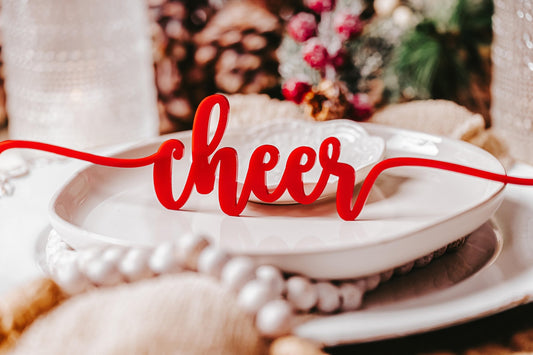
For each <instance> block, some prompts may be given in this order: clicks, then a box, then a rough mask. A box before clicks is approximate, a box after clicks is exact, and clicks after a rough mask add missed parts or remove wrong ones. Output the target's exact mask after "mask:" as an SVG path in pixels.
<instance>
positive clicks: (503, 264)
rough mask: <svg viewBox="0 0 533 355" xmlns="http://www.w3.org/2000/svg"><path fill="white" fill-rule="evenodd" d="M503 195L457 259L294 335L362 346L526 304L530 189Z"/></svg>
mask: <svg viewBox="0 0 533 355" xmlns="http://www.w3.org/2000/svg"><path fill="white" fill-rule="evenodd" d="M510 174H511V175H512V176H525V177H531V176H533V167H531V166H526V165H520V164H519V165H517V166H515V167H514V168H513V169H511V171H510ZM504 195H505V199H504V201H503V203H502V204H501V206H500V208H499V209H498V210H497V212H496V213H495V214H494V216H493V218H492V223H490V224H485V225H483V226H482V227H481V228H480V229H478V230H477V231H475V232H474V233H473V235H472V237H471V239H470V240H469V244H467V245H466V246H465V248H464V249H461V250H459V252H458V253H457V254H456V255H454V254H451V255H449V256H445V257H443V258H442V259H440V260H437V261H435V262H434V263H433V264H430V265H429V266H428V267H427V268H425V269H420V270H416V271H414V272H412V273H410V274H409V275H407V276H405V277H399V278H397V279H396V280H394V279H393V280H391V282H390V283H388V284H384V285H383V286H381V287H380V288H379V289H378V290H376V291H375V292H374V293H369V294H368V295H367V296H366V298H365V307H364V309H362V310H358V311H356V312H352V313H344V314H339V315H332V316H328V317H318V318H315V319H309V318H307V319H305V322H304V323H303V324H301V325H300V326H298V327H297V328H296V330H295V333H296V334H298V335H300V336H303V337H306V338H310V339H314V340H315V341H317V342H321V343H324V344H327V345H337V344H343V343H356V342H367V341H373V340H380V339H387V338H395V337H400V336H405V335H409V334H416V333H421V332H425V331H429V330H434V329H439V328H444V327H446V326H451V325H457V324H460V323H464V322H467V321H470V320H473V319H477V318H481V317H484V316H488V315H491V314H494V313H497V312H501V311H504V310H506V309H509V308H513V307H516V306H518V305H521V304H525V303H529V302H531V301H532V300H533V188H531V187H523V186H512V185H510V186H508V187H507V188H506V190H505V192H504ZM495 243H496V244H495ZM497 244H499V246H496V245H497ZM495 246H496V249H494V247H495ZM500 249H501V251H500ZM476 250H477V253H476ZM483 255H485V256H483ZM483 260H485V261H483ZM483 263H485V265H484V266H481V265H482V264H483ZM476 265H477V266H476ZM479 266H481V268H480V267H479ZM465 276H466V277H465ZM468 276H469V277H468ZM436 291H438V292H436Z"/></svg>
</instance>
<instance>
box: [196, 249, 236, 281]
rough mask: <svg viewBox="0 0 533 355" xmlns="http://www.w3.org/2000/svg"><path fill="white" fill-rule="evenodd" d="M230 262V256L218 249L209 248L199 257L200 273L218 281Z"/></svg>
mask: <svg viewBox="0 0 533 355" xmlns="http://www.w3.org/2000/svg"><path fill="white" fill-rule="evenodd" d="M228 260H229V256H228V254H226V253H225V252H223V251H222V250H220V249H218V248H215V247H213V246H208V247H206V248H205V249H204V250H202V252H201V253H200V255H199V256H198V265H197V266H198V271H199V272H201V273H202V274H205V275H209V276H213V277H215V278H217V279H218V278H220V274H221V273H222V269H223V267H224V265H225V264H226V263H227V262H228Z"/></svg>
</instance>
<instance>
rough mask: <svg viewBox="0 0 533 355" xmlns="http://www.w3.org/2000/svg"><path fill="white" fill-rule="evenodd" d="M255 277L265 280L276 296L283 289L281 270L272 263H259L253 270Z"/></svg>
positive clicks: (283, 281) (283, 282)
mask: <svg viewBox="0 0 533 355" xmlns="http://www.w3.org/2000/svg"><path fill="white" fill-rule="evenodd" d="M255 277H256V278H257V279H258V280H261V281H263V282H265V283H266V284H267V285H268V287H269V288H270V289H271V291H272V293H273V294H275V295H276V296H279V295H281V294H282V293H283V292H284V291H285V280H284V279H283V274H282V273H281V271H280V270H279V269H278V268H277V267H274V266H272V265H261V266H259V267H258V268H257V269H256V270H255Z"/></svg>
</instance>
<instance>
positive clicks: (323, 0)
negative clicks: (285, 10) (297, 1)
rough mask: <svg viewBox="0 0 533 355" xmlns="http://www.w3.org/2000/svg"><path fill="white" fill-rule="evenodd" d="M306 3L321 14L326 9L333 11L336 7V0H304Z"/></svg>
mask: <svg viewBox="0 0 533 355" xmlns="http://www.w3.org/2000/svg"><path fill="white" fill-rule="evenodd" d="M304 5H305V6H307V7H308V8H310V9H311V10H313V11H314V12H316V13H318V14H320V13H322V12H324V11H331V10H332V9H333V7H335V0H304Z"/></svg>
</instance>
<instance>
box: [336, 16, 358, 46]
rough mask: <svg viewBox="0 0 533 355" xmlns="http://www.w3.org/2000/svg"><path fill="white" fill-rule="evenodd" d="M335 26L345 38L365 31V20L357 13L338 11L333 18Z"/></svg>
mask: <svg viewBox="0 0 533 355" xmlns="http://www.w3.org/2000/svg"><path fill="white" fill-rule="evenodd" d="M333 26H334V27H335V31H337V33H338V34H339V35H340V36H341V38H342V39H343V40H347V39H350V38H352V37H355V36H357V35H359V34H360V33H361V32H362V31H363V22H362V21H361V19H360V18H359V16H357V15H355V14H349V13H343V12H339V13H337V14H336V15H335V17H334V18H333Z"/></svg>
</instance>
